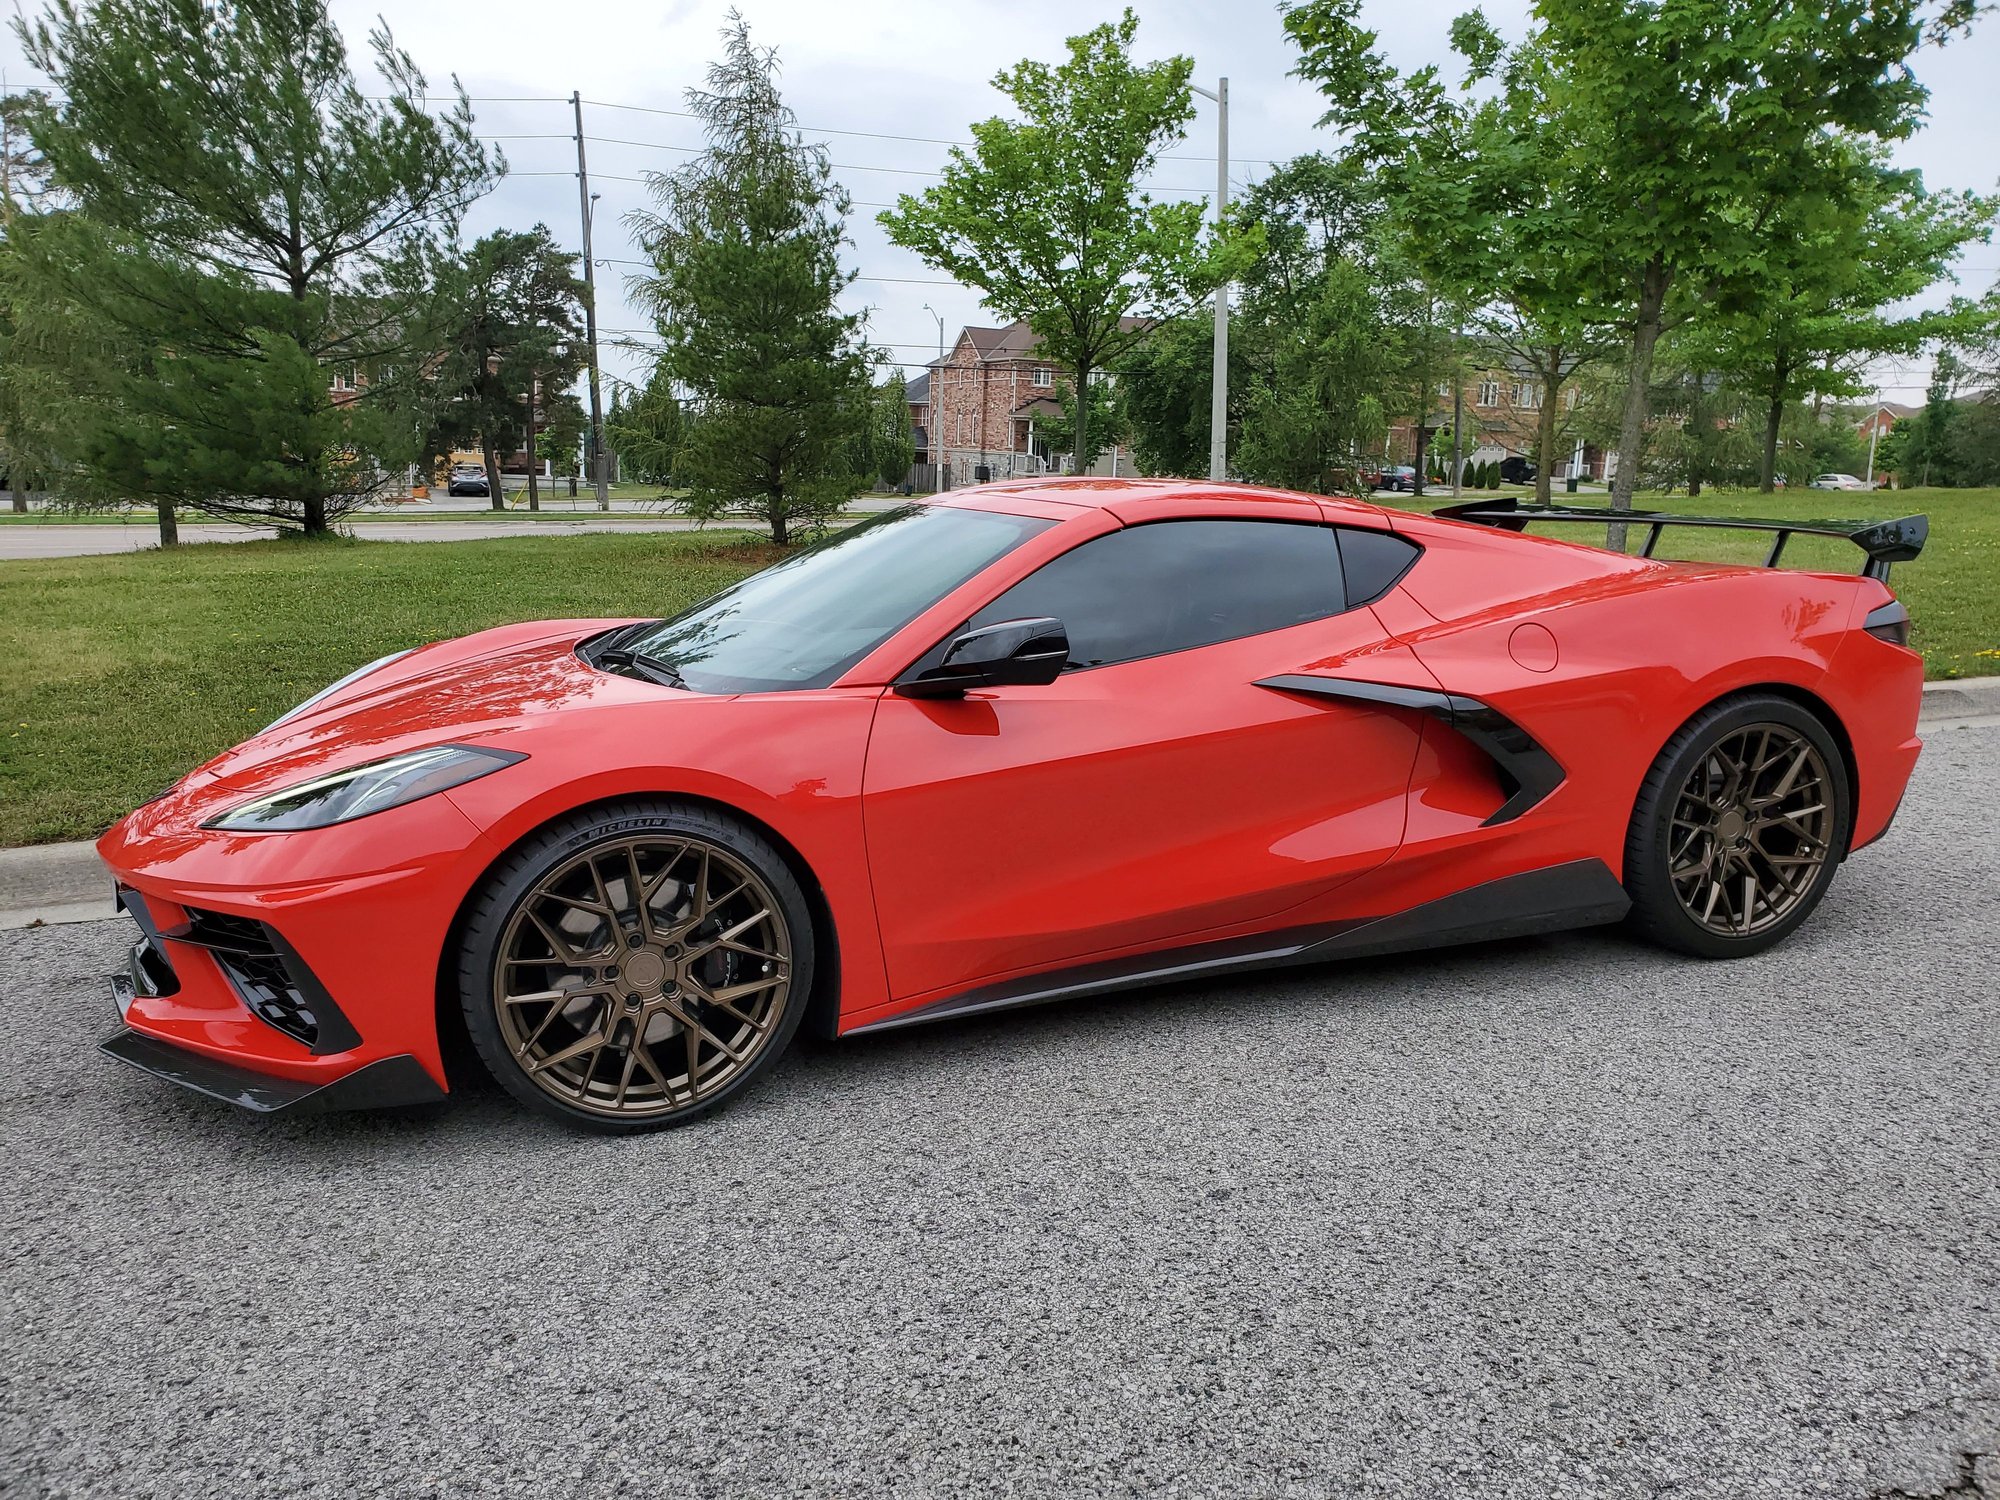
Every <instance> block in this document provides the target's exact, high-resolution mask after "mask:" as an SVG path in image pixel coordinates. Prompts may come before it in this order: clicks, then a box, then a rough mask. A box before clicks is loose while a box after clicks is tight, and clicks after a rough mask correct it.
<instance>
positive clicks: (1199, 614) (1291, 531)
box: [972, 521, 1347, 667]
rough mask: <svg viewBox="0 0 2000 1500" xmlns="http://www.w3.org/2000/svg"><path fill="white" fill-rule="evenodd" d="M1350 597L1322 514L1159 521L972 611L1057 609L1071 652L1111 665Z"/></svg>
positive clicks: (1277, 621)
mask: <svg viewBox="0 0 2000 1500" xmlns="http://www.w3.org/2000/svg"><path fill="white" fill-rule="evenodd" d="M1346 607H1347V599H1346V593H1345V590H1344V588H1343V586H1342V582H1341V570H1340V546H1339V543H1338V542H1337V541H1336V540H1335V538H1334V534H1333V532H1332V530H1331V529H1330V528H1328V527H1325V526H1313V525H1305V524H1300V523H1296V522H1286V521H1155V522H1153V523H1151V524H1149V525H1145V526H1133V527H1129V528H1127V529H1126V530H1123V531H1114V532H1112V533H1111V534H1110V535H1109V536H1101V537H1098V538H1096V539H1095V540H1093V541H1088V542H1085V543H1084V544H1083V545H1082V546H1080V547H1078V548H1076V549H1074V550H1073V551H1070V552H1065V553H1064V554H1063V555H1062V556H1061V557H1058V558H1056V559H1055V560H1054V561H1053V562H1050V563H1049V564H1048V565H1047V566H1046V567H1043V568H1042V569H1040V570H1039V571H1037V572H1035V573H1033V574H1031V575H1030V576H1029V577H1027V578H1024V579H1022V580H1021V581H1020V582H1019V583H1017V584H1015V585H1014V587H1013V588H1011V589H1009V590H1008V591H1007V592H1006V593H1004V594H1002V595H1001V596H1000V597H999V598H998V599H996V600H994V601H993V603H992V604H990V605H988V606H987V607H986V608H985V609H983V610H981V611H980V612H979V614H978V615H977V616H975V617H974V619H973V621H972V624H973V625H974V626H975V627H976V626H980V625H991V624H995V623H997V622H999V621H1001V620H1021V619H1030V618H1033V617H1036V616H1040V615H1054V616H1055V617H1056V618H1057V619H1059V620H1061V621H1062V622H1063V624H1064V625H1065V626H1066V627H1068V630H1069V650H1070V660H1071V661H1072V662H1074V663H1076V664H1077V665H1079V666H1092V667H1096V666H1104V665H1106V664H1107V663H1110V662H1120V661H1133V660H1136V659H1137V658H1139V657H1142V656H1159V655H1162V654H1164V653H1166V652H1169V651H1185V650H1187V649H1188V648H1189V647H1191V646H1209V645H1213V644H1215V643H1216V642H1217V641H1233V640H1236V639H1238V638H1239V637H1242V636H1246V635H1258V634H1261V633H1262V632H1264V631H1267V630H1282V629H1284V628H1285V627H1286V626H1288V625H1300V624H1303V623H1304V622H1306V621H1308V620H1321V619H1325V618H1326V617H1327V616H1328V615H1337V614H1339V613H1340V612H1341V611H1342V610H1344V609H1345V608H1346Z"/></svg>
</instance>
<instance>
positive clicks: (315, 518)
mask: <svg viewBox="0 0 2000 1500" xmlns="http://www.w3.org/2000/svg"><path fill="white" fill-rule="evenodd" d="M305 511H306V535H307V536H325V535H326V529H327V528H326V499H325V497H324V496H321V495H309V496H307V497H306V502H305Z"/></svg>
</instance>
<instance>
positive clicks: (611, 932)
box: [493, 832, 793, 1121]
mask: <svg viewBox="0 0 2000 1500" xmlns="http://www.w3.org/2000/svg"><path fill="white" fill-rule="evenodd" d="M792 968H793V950H792V935H791V932H790V929H789V926H788V924H787V922H786V919H785V915H784V908H783V906H782V905H781V903H780V902H779V900H778V898H777V896H776V895H775V893H774V892H773V891H772V889H771V887H770V885H769V884H768V883H767V882H766V880H765V879H764V878H763V877H762V876H761V875H760V874H758V872H757V871H756V870H755V869H754V868H752V866H751V865H750V864H749V863H747V862H746V861H745V860H744V859H742V858H740V857H739V856H738V855H737V854H735V853H732V852H731V851H730V850H728V849H726V848H723V847H722V846H721V845H720V844H718V843H713V842H710V841H709V840H706V839H702V838H698V837H677V836H675V835H674V834H672V833H667V832H658V833H645V834H640V835H637V836H633V837H626V838H617V839H609V840H605V841H603V842H601V843H597V844H594V845H592V846H591V847H589V848H587V849H585V850H583V851H582V852H580V853H578V854H575V855H573V856H571V857H570V858H568V859H566V860H564V861H562V862H561V863H559V864H557V865H555V866H554V867H553V868H552V869H550V870H549V872H548V873H547V874H545V875H543V876H542V877H541V878H540V879H539V880H537V881H536V882H535V884H534V885H533V887H532V888H531V889H530V890H529V891H528V893H527V894H526V895H525V896H524V897H522V899H521V900H520V901H519V902H518V903H517V904H516V905H515V906H514V908H513V911H512V913H511V914H510V915H509V916H508V918H507V922H506V925H505V927H504V929H503V930H502V933H501V940H500V944H499V955H498V962H497V963H495V964H494V966H493V1008H494V1019H495V1020H496V1021H497V1022H498V1023H499V1033H500V1039H501V1041H502V1042H503V1044H504V1045H505V1046H506V1048H507V1049H508V1051H509V1052H510V1053H511V1054H512V1055H513V1060H514V1062H515V1064H516V1065H517V1066H518V1067H519V1069H520V1072H521V1074H522V1075H523V1076H525V1077H526V1078H527V1079H529V1080H530V1081H532V1082H533V1083H534V1085H535V1086H536V1087H537V1088H539V1089H540V1090H542V1091H543V1092H544V1093H546V1094H547V1095H549V1096H550V1097H551V1098H552V1099H553V1100H554V1101H556V1102H557V1103H559V1104H561V1105H563V1106H565V1107H566V1108H568V1109H571V1110H581V1111H583V1112H585V1113H587V1114H591V1115H596V1116H602V1117H605V1118H608V1119H612V1120H623V1121H639V1120H644V1119H647V1118H657V1117H660V1116H666V1115H673V1114H677V1113H680V1112H682V1111H685V1110H688V1109H690V1108H692V1107H694V1106H696V1105H700V1104H703V1103H705V1102H706V1101H708V1100H710V1099H712V1098H714V1097H715V1096H716V1095H717V1094H719V1093H721V1092H722V1091H723V1090H724V1089H726V1088H727V1087H728V1086H729V1085H730V1083H731V1082H733V1081H734V1080H736V1079H738V1078H740V1077H741V1076H742V1075H743V1074H744V1073H745V1072H746V1071H747V1070H748V1069H750V1068H751V1067H752V1066H753V1065H754V1064H755V1063H756V1061H757V1060H758V1058H759V1057H760V1056H761V1055H762V1054H763V1053H764V1051H765V1050H766V1049H767V1048H768V1047H769V1046H770V1045H771V1042H772V1040H773V1037H774V1036H775V1035H776V1034H777V1033H778V1031H779V1030H780V1029H781V1025H780V1023H781V1021H782V1019H783V1018H784V1016H785V1012H786V997H787V994H788V992H789V989H790V985H791V976H792Z"/></svg>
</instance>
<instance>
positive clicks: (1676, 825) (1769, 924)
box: [1625, 693, 1853, 958]
mask: <svg viewBox="0 0 2000 1500" xmlns="http://www.w3.org/2000/svg"><path fill="white" fill-rule="evenodd" d="M1852 820H1853V789H1852V787H1851V786H1850V784H1849V782H1848V776H1847V768H1846V764H1845V762H1843V761H1842V759H1841V756H1840V748H1839V746H1837V745H1836V744H1835V743H1834V741H1833V736H1832V735H1831V734H1830V733H1829V732H1828V731H1827V728H1826V726H1825V725H1824V724H1823V723H1821V722H1820V720H1819V719H1818V718H1817V717H1815V716H1814V715H1813V714H1812V713H1811V712H1809V711H1808V710H1807V709H1805V708H1804V707H1802V706H1801V705H1799V704H1797V703H1795V702H1793V701H1792V700H1791V699H1789V698H1780V697H1777V696H1775V695H1770V694H1761V693H1760V694H1744V695H1742V696H1739V697H1734V698H1725V699H1723V700H1722V701H1721V702H1719V703H1715V704H1712V705H1710V706H1709V707H1708V708H1706V709H1704V710H1703V711H1702V712H1701V713H1699V714H1697V715H1696V716H1695V718H1694V719H1693V720H1692V721H1691V722H1690V723H1689V724H1688V725H1687V726H1686V727H1685V728H1684V729H1682V730H1681V731H1680V733H1678V734H1676V735H1675V736H1674V738H1673V739H1672V740H1671V741H1669V742H1668V744H1667V747H1666V748H1665V749H1664V750H1662V751H1661V752H1660V756H1659V759H1658V760H1656V761H1654V763H1653V768H1652V770H1651V771H1650V772H1649V773H1648V774H1647V776H1646V780H1645V783H1644V785H1643V786H1642V787H1641V789H1640V792H1639V800H1638V803H1637V805H1636V807H1635V808H1634V809H1633V813H1632V826H1631V830H1630V832H1629V834H1628V835H1627V839H1626V845H1625V888H1626V891H1627V892H1628V893H1629V894H1630V895H1631V897H1632V924H1633V926H1634V927H1636V928H1637V929H1638V930H1639V931H1641V932H1643V933H1644V934H1645V935H1646V936H1648V937H1650V938H1652V939H1654V940H1655V941H1656V942H1660V943H1664V944H1665V945H1666V946H1668V947H1670V948H1677V949H1679V950H1680V951H1681V952H1683V953H1692V954H1695V955H1697V956H1698V957H1702V958H1746V957H1748V956H1750V955H1751V954H1753V953H1761V952H1763V951H1764V950H1765V949H1766V948H1769V947H1771V946H1773V945H1774V944H1776V943H1778V942H1780V941H1782V940H1783V939H1784V938H1785V937H1786V936H1787V935H1788V934H1790V933H1791V932H1792V930H1793V929H1794V928H1796V927H1797V926H1798V925H1799V924H1800V923H1801V922H1803V921H1805V919H1806V918H1807V917H1809V916H1810V915H1811V914H1812V911H1813V908H1814V907H1816V906H1818V905H1819V903H1820V899H1821V898H1822V897H1823V896H1825V894H1826V889H1827V887H1828V886H1829V885H1830V884H1832V882H1833V876H1834V871H1835V870H1836V869H1837V868H1838V866H1839V863H1840V858H1841V854H1842V852H1843V851H1844V850H1845V849H1846V848H1847V840H1848V835H1849V830H1850V828H1851V826H1852Z"/></svg>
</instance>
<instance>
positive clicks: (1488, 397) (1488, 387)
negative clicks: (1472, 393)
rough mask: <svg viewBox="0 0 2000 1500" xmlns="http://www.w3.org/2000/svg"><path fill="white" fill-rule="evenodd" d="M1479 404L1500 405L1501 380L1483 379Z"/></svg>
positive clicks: (1480, 384) (1480, 383) (1480, 386)
mask: <svg viewBox="0 0 2000 1500" xmlns="http://www.w3.org/2000/svg"><path fill="white" fill-rule="evenodd" d="M1478 404H1479V405H1481V406H1498V405H1499V404H1500V382H1499V381H1497V380H1482V381H1480V382H1479V403H1478Z"/></svg>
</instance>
